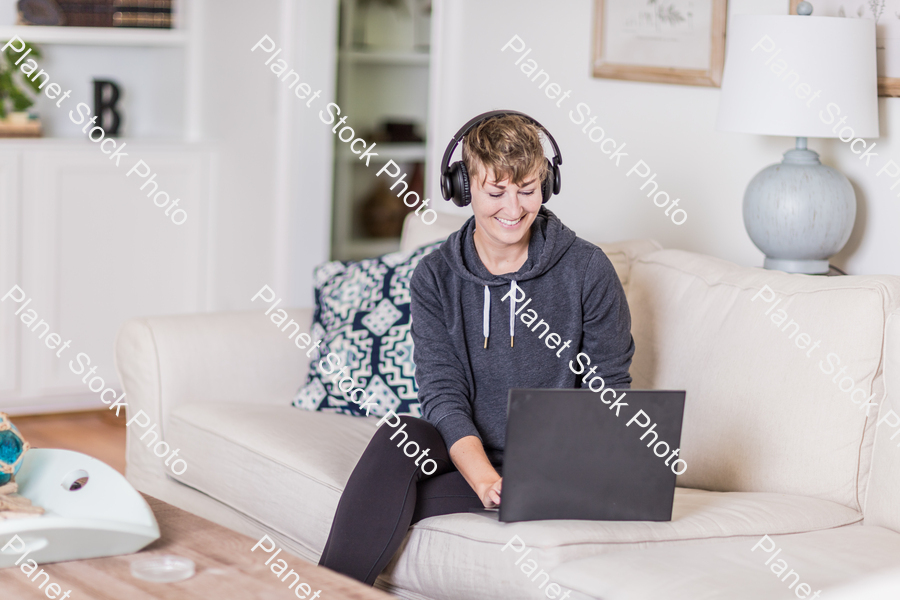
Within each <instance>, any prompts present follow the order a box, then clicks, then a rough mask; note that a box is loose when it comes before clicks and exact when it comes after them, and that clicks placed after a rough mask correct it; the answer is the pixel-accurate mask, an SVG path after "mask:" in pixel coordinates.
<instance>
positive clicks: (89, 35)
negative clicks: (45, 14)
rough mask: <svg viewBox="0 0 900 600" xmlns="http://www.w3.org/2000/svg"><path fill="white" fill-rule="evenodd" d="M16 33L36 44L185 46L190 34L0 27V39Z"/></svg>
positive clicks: (96, 29) (135, 30)
mask: <svg viewBox="0 0 900 600" xmlns="http://www.w3.org/2000/svg"><path fill="white" fill-rule="evenodd" d="M13 36H18V37H19V38H20V39H23V40H26V41H28V42H31V43H34V44H71V45H79V46H184V45H185V44H186V43H187V40H188V37H187V34H186V33H185V32H184V31H179V30H177V29H138V28H130V27H129V28H116V27H42V26H33V27H32V26H18V27H0V39H2V40H4V42H5V40H8V39H10V38H12V37H13Z"/></svg>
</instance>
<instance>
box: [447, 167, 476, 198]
mask: <svg viewBox="0 0 900 600" xmlns="http://www.w3.org/2000/svg"><path fill="white" fill-rule="evenodd" d="M450 181H451V184H452V186H453V197H452V200H453V204H455V205H456V206H459V207H460V208H464V207H466V206H468V205H469V204H471V203H472V189H471V187H470V185H469V171H468V169H466V165H465V163H463V162H462V161H460V160H458V161H456V162H455V163H453V164H452V165H450Z"/></svg>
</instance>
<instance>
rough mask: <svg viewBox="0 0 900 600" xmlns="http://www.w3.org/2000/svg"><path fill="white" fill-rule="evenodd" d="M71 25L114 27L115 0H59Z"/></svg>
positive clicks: (66, 22) (58, 2)
mask: <svg viewBox="0 0 900 600" xmlns="http://www.w3.org/2000/svg"><path fill="white" fill-rule="evenodd" d="M57 4H58V5H59V8H60V10H62V12H63V14H64V15H65V24H66V25H68V26H70V27H112V25H113V17H112V15H113V0H57Z"/></svg>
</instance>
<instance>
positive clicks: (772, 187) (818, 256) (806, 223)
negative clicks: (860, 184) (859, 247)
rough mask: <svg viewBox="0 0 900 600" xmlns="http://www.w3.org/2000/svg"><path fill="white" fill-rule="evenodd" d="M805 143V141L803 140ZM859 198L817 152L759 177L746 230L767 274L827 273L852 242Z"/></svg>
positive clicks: (790, 155)
mask: <svg viewBox="0 0 900 600" xmlns="http://www.w3.org/2000/svg"><path fill="white" fill-rule="evenodd" d="M804 141H805V140H804ZM855 219H856V194H855V193H854V192H853V186H851V185H850V182H849V181H848V180H847V178H846V177H844V175H843V174H842V173H840V172H839V171H837V170H835V169H832V168H831V167H827V166H825V165H823V164H822V163H821V162H819V155H818V154H817V153H815V152H813V151H812V150H805V149H802V150H801V149H794V150H788V151H787V152H785V153H784V160H783V161H782V162H780V163H778V164H775V165H770V166H768V167H766V168H765V169H763V170H762V171H760V172H759V173H757V174H756V176H755V177H754V178H753V179H752V180H751V181H750V184H749V185H748V186H747V191H746V193H745V194H744V227H745V228H746V229H747V234H748V235H749V236H750V239H751V240H753V243H754V244H756V247H757V248H759V249H760V250H762V251H763V252H764V253H765V255H766V260H765V263H764V266H765V268H767V269H777V270H779V271H787V272H789V273H809V274H823V273H827V272H828V259H829V258H830V257H831V256H833V255H834V254H836V253H837V252H839V251H840V249H841V248H843V247H844V244H846V243H847V240H848V239H849V238H850V232H851V231H852V230H853V222H854V221H855Z"/></svg>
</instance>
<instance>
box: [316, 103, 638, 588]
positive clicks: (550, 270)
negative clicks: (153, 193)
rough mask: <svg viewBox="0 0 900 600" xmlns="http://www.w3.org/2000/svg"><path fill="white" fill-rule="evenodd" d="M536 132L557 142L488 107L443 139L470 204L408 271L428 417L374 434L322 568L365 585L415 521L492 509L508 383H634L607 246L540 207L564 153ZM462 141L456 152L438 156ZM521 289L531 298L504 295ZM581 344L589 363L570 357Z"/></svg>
mask: <svg viewBox="0 0 900 600" xmlns="http://www.w3.org/2000/svg"><path fill="white" fill-rule="evenodd" d="M542 131H543V132H544V133H547V135H548V137H549V138H550V141H551V142H552V143H553V145H554V148H555V147H556V144H555V141H553V138H552V137H551V136H549V133H548V132H546V130H544V129H543V128H542V127H541V126H540V124H538V123H537V122H536V121H534V120H533V119H531V118H530V117H527V116H525V115H522V114H521V113H514V112H512V111H498V112H493V113H486V114H485V115H480V116H479V117H476V118H475V119H473V120H472V121H470V122H469V123H467V124H466V125H465V126H464V127H463V128H462V129H461V130H460V132H459V133H457V135H456V136H454V139H453V141H452V142H451V145H450V146H449V147H448V148H447V152H446V153H445V155H444V161H443V164H442V173H443V177H442V191H443V193H444V197H445V198H446V199H453V201H454V203H456V204H457V205H459V206H466V205H469V204H471V206H472V212H473V213H474V215H473V217H472V218H471V219H469V220H468V221H467V222H466V224H465V225H463V227H462V228H461V229H460V230H459V231H457V232H455V233H453V234H452V235H451V236H450V237H449V238H448V239H447V241H446V242H444V243H443V244H442V245H441V247H440V248H439V249H438V250H437V251H435V252H433V253H432V254H430V255H428V256H426V257H425V258H423V259H422V261H421V262H420V263H419V265H418V266H417V267H416V270H415V272H414V274H413V277H412V280H411V282H410V293H411V310H412V327H411V333H412V337H413V342H414V344H415V353H414V359H415V363H416V382H417V384H418V386H419V401H420V403H421V406H422V414H423V416H424V419H416V418H413V417H401V421H402V423H403V425H404V426H405V428H404V432H403V437H400V438H399V439H398V440H391V439H390V438H391V436H392V435H393V436H394V437H397V428H390V427H380V428H379V430H378V431H377V432H376V434H375V436H374V437H373V438H372V440H371V442H370V443H369V446H368V447H367V448H366V450H365V452H364V453H363V455H362V457H361V458H360V460H359V463H358V464H357V466H356V468H355V469H354V470H353V473H352V474H351V476H350V480H349V481H348V482H347V487H346V488H345V489H344V493H343V495H342V496H341V501H340V503H339V504H338V509H337V513H336V514H335V519H334V523H333V525H332V528H331V533H330V535H329V537H328V541H327V543H326V545H325V550H324V551H323V553H322V558H321V560H320V563H319V564H320V565H322V566H326V567H328V568H330V569H333V570H335V571H338V572H340V573H344V574H345V575H348V576H350V577H353V578H355V579H357V580H359V581H363V582H365V583H368V584H370V585H371V584H372V583H374V581H375V579H376V578H377V577H378V574H379V573H380V572H381V571H382V570H383V569H384V567H385V566H386V565H387V564H388V562H389V561H390V559H391V558H392V556H393V555H394V553H395V552H396V551H397V549H398V548H399V547H400V544H401V543H402V542H403V539H404V537H405V536H406V533H407V529H408V528H409V526H410V525H411V524H413V523H416V522H418V521H420V520H422V519H425V518H427V517H432V516H437V515H444V514H451V513H457V512H468V511H469V509H471V508H482V507H486V508H492V507H495V506H498V505H499V504H500V502H501V496H502V482H503V479H502V476H501V471H502V464H503V448H504V442H505V439H504V438H505V434H506V403H507V396H508V391H509V389H510V388H576V387H586V381H587V379H588V377H589V376H590V377H598V376H599V377H602V379H603V381H604V382H605V385H606V386H607V387H618V388H625V387H628V386H629V385H630V383H631V377H630V375H629V374H628V368H629V365H630V364H631V356H632V354H634V342H633V340H632V338H631V317H630V315H629V312H628V304H627V302H626V300H625V294H624V291H623V290H622V286H621V284H620V283H619V279H618V277H617V276H616V273H615V270H614V269H613V267H612V264H611V263H610V262H609V259H607V257H606V255H605V254H604V253H603V251H602V250H600V248H598V247H597V246H594V245H593V244H591V243H589V242H586V241H584V240H582V239H580V238H577V237H576V236H575V233H574V232H573V231H572V230H571V229H569V228H568V227H566V226H565V225H563V223H562V222H561V221H560V220H559V219H558V218H557V217H556V215H554V214H553V213H552V212H550V211H549V210H547V209H546V208H545V207H543V206H542V205H543V203H544V202H546V201H547V200H548V199H549V198H550V196H551V195H553V194H554V193H557V192H558V191H559V166H558V165H559V163H560V162H561V159H560V157H559V152H558V150H557V155H556V156H555V157H554V159H553V161H552V162H551V161H549V160H547V159H546V158H545V157H544V151H543V146H542V145H541V138H540V134H541V132H542ZM459 140H462V142H463V160H462V162H461V163H454V164H453V165H451V166H449V167H448V166H447V163H448V161H449V157H450V155H451V154H452V152H453V150H454V148H455V146H456V144H457V143H458V142H459ZM522 291H524V293H525V296H522V293H521V292H522ZM525 297H527V298H529V299H530V302H528V303H527V305H517V304H516V302H514V300H516V299H518V298H525ZM538 318H540V320H541V323H547V324H549V331H553V332H556V333H555V334H551V335H546V336H545V334H546V333H547V331H548V328H547V327H546V326H545V327H544V328H543V329H542V330H541V331H538V329H539V327H538V326H539V325H541V323H538V324H537V325H534V328H533V329H532V324H533V323H535V322H536V321H537V320H538ZM507 329H508V331H509V336H508V337H509V341H508V342H507V340H506V337H507V336H506V331H507ZM492 332H493V333H492ZM499 332H502V334H501V333H499ZM517 332H519V333H518V335H516V333H517ZM554 335H555V338H554ZM551 338H553V339H552V343H551ZM563 340H565V341H566V343H564V344H563V343H562V342H563ZM579 353H583V354H585V355H587V356H588V357H589V362H588V363H585V362H583V361H584V357H580V360H579V361H577V362H576V361H575V360H574V359H575V357H576V355H578V354H579ZM586 364H587V365H590V366H591V369H590V371H589V372H588V374H587V375H585V377H584V378H583V379H582V378H581V377H580V374H581V373H585V372H586V371H587V368H586V366H585V365H586ZM406 435H408V439H409V440H414V441H415V442H416V443H417V445H418V446H419V447H422V448H427V449H429V451H430V454H429V457H430V458H431V459H433V460H434V461H435V463H437V465H438V467H437V469H436V470H432V471H430V473H429V474H426V473H425V472H424V471H423V469H422V468H421V466H417V465H416V463H415V462H414V460H413V458H410V457H408V456H406V455H405V454H404V453H403V451H401V449H400V448H399V447H398V446H397V442H398V441H399V442H400V444H401V445H402V444H403V443H404V442H405V440H406V439H407V438H406V437H405V436H406ZM432 464H434V463H432Z"/></svg>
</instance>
